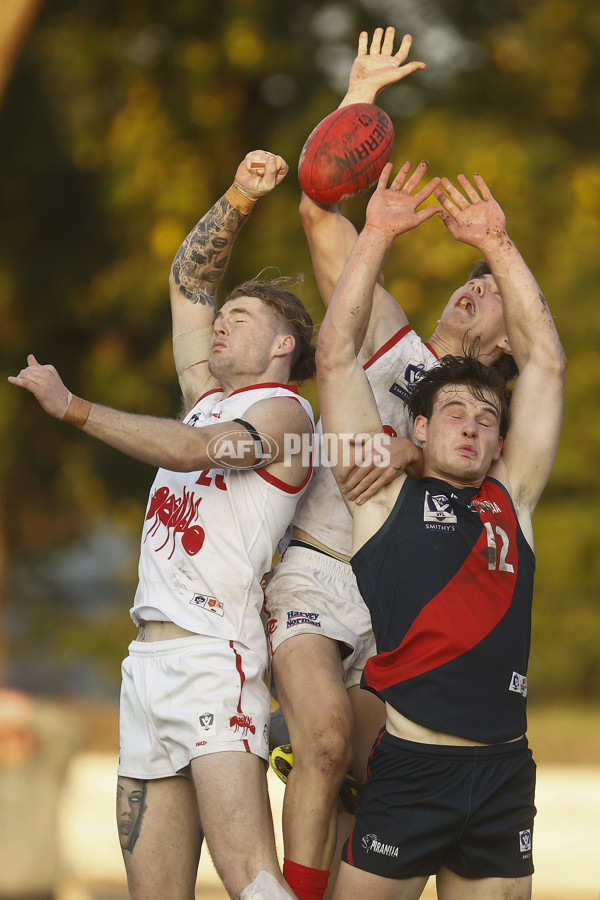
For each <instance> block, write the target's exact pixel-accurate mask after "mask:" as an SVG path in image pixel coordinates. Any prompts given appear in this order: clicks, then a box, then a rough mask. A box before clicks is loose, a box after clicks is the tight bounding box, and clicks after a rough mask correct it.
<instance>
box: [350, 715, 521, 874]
mask: <svg viewBox="0 0 600 900" xmlns="http://www.w3.org/2000/svg"><path fill="white" fill-rule="evenodd" d="M535 769H536V766H535V763H534V761H533V758H532V755H531V750H530V749H529V746H528V743H527V738H525V737H523V738H521V739H520V740H518V741H513V742H511V743H508V744H495V745H492V746H484V747H455V746H448V745H443V746H438V745H434V744H419V743H415V742H413V741H405V740H402V739H401V738H397V737H394V736H393V735H391V734H388V733H387V731H385V729H383V730H382V732H381V733H380V735H379V737H378V738H377V741H376V742H375V746H374V750H373V752H372V755H371V765H370V770H371V771H370V776H369V778H368V780H367V785H366V789H365V795H364V798H363V801H362V803H361V806H360V809H359V810H358V812H357V814H356V824H355V826H354V829H353V831H352V834H351V835H350V838H349V840H348V841H347V842H346V845H345V847H344V851H343V854H342V858H343V860H344V861H345V862H347V863H349V864H350V865H352V866H356V867H357V868H359V869H364V870H365V871H366V872H372V873H373V874H375V875H381V876H383V877H385V878H414V877H416V876H419V875H420V876H423V875H434V874H435V873H436V872H437V871H438V870H439V869H440V868H441V867H442V866H445V867H446V868H448V869H450V870H451V871H452V872H455V873H456V874H457V875H460V876H461V877H463V878H520V877H523V876H526V875H531V873H532V872H533V859H532V835H533V818H534V816H535V812H536V810H535V806H534V793H535Z"/></svg>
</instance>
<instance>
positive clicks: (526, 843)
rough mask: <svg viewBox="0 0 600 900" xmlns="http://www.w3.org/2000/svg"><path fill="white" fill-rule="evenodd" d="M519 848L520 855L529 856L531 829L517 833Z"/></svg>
mask: <svg viewBox="0 0 600 900" xmlns="http://www.w3.org/2000/svg"><path fill="white" fill-rule="evenodd" d="M519 848H520V850H521V853H526V854H527V855H530V854H531V829H530V828H527V829H526V830H525V831H520V832H519Z"/></svg>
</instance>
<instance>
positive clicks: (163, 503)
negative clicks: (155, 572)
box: [146, 487, 206, 559]
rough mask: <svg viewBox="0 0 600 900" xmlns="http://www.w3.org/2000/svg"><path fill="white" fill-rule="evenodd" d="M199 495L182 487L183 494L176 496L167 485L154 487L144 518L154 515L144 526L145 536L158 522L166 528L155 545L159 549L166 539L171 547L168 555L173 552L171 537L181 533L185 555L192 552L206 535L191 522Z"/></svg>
mask: <svg viewBox="0 0 600 900" xmlns="http://www.w3.org/2000/svg"><path fill="white" fill-rule="evenodd" d="M201 500H202V497H198V498H197V499H196V496H195V495H194V494H193V493H191V492H190V491H188V490H186V489H185V488H184V490H183V497H176V496H175V494H172V493H171V491H170V490H169V489H168V488H167V487H162V488H158V490H156V491H155V492H154V494H153V495H152V499H151V501H150V506H149V507H148V512H147V513H146V520H147V521H148V520H150V519H154V522H153V523H152V525H151V527H150V528H149V530H148V534H147V535H146V538H147V537H150V536H151V535H155V534H156V532H157V531H158V529H159V528H160V526H161V525H164V526H165V527H166V529H167V536H166V538H165V540H164V542H163V543H162V544H161V545H160V547H155V552H156V553H159V552H160V551H161V550H162V549H163V548H164V547H165V546H166V545H167V543H168V542H169V540H170V539H172V541H173V548H172V550H171V552H170V553H169V559H170V558H171V557H172V556H173V553H174V552H175V539H176V536H177V535H178V534H180V535H181V546H182V547H183V549H184V550H185V552H186V553H187V554H188V555H189V556H195V555H196V553H198V551H199V550H200V549H201V547H202V544H203V543H204V538H205V537H206V535H205V532H204V529H203V528H202V527H201V526H200V525H196V524H194V522H195V521H196V520H197V518H198V507H199V506H200V501H201Z"/></svg>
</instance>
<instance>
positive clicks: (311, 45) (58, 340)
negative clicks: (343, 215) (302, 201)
mask: <svg viewBox="0 0 600 900" xmlns="http://www.w3.org/2000/svg"><path fill="white" fill-rule="evenodd" d="M377 24H383V25H386V24H393V25H395V26H396V28H397V30H398V31H399V32H400V33H403V32H404V31H410V32H411V33H412V34H413V37H414V50H413V56H414V57H415V58H419V59H424V60H425V61H426V62H427V63H428V68H427V70H426V71H424V72H419V73H417V74H416V75H414V76H413V78H412V79H410V80H409V81H407V82H403V83H402V84H401V85H398V86H396V87H394V88H391V89H390V90H389V91H387V92H386V93H385V94H383V95H381V97H380V100H379V102H380V103H381V105H382V106H383V107H384V108H385V109H387V110H388V111H389V112H390V114H391V115H392V117H393V120H394V124H395V130H396V147H395V151H394V161H395V162H396V163H397V164H401V163H402V162H403V161H404V160H405V159H407V158H408V159H411V160H413V162H417V161H418V160H419V159H421V158H424V157H425V158H428V159H429V160H430V161H431V171H432V173H439V174H446V175H448V176H449V177H451V178H453V177H455V175H456V174H457V173H458V172H464V173H465V174H467V175H471V174H472V173H473V172H475V171H478V172H481V173H482V174H483V175H484V177H485V178H486V180H487V182H488V184H489V185H490V186H491V188H492V190H493V192H494V195H495V196H496V197H497V199H498V200H499V201H500V202H501V204H502V206H503V208H504V209H505V211H506V213H507V220H508V227H509V233H510V234H511V236H512V237H513V239H514V240H515V241H516V243H517V244H518V246H519V247H520V249H521V250H522V252H523V254H524V256H525V258H526V259H527V260H528V262H529V263H530V265H531V267H532V269H533V271H534V272H535V273H536V275H537V277H538V279H539V281H540V283H541V285H542V287H543V290H544V292H545V294H546V296H547V298H548V301H549V303H550V307H551V309H552V311H553V313H554V315H555V318H556V321H557V325H558V328H559V331H560V334H561V337H562V339H563V343H564V345H565V349H566V352H567V355H568V357H569V361H570V367H569V373H568V380H567V395H566V409H565V423H564V431H563V438H562V443H561V447H560V450H559V454H558V458H557V461H556V466H555V469H554V473H553V475H552V478H551V481H550V484H549V486H548V488H547V490H546V493H545V495H544V497H543V498H542V501H541V503H540V504H539V507H538V510H537V512H536V516H535V528H536V535H537V555H538V574H537V588H536V605H535V616H534V645H533V647H534V652H533V656H532V666H531V682H532V695H533V697H534V698H535V697H536V696H537V697H538V698H541V699H543V700H555V699H557V698H561V699H565V698H567V699H568V698H570V697H575V696H580V697H590V698H591V697H593V696H597V694H598V690H599V689H600V664H599V663H598V652H597V647H598V645H599V639H600V614H599V612H598V603H597V600H598V594H599V583H600V577H599V576H600V572H599V568H600V563H599V562H598V560H599V558H600V555H599V554H598V540H597V534H596V528H595V515H594V512H593V510H594V508H595V501H596V500H597V497H598V484H597V481H596V480H595V478H594V477H593V474H594V472H595V462H596V460H597V459H598V458H600V416H599V415H598V412H599V400H598V398H599V397H600V356H599V354H598V337H599V334H600V304H598V303H597V292H598V283H599V281H600V277H599V276H600V271H599V269H600V252H599V249H600V71H599V69H600V53H599V52H598V51H599V45H600V9H599V8H598V7H597V4H596V3H595V2H593V0H498V2H496V3H493V4H492V3H489V2H487V0H474V2H472V3H469V4H464V3H461V2H458V0H450V2H449V0H446V2H442V0H421V2H418V3H417V2H416V0H398V2H397V3H394V4H389V3H387V2H385V0H362V2H360V0H351V2H347V3H344V4H341V3H328V4H322V3H317V2H299V3H296V4H281V3H279V2H276V0H253V2H252V3H250V2H249V0H223V2H221V3H218V4H216V3H208V2H207V0H169V2H167V0H139V2H137V3H136V4H127V3H119V2H116V0H52V2H48V3H46V5H45V7H43V9H42V13H41V15H40V17H39V19H38V21H37V23H36V25H35V27H34V29H33V31H32V32H31V34H30V36H29V39H28V41H27V43H26V45H25V47H24V48H23V52H22V54H21V57H20V60H19V64H18V67H17V70H16V71H15V74H14V77H13V80H12V83H11V84H10V87H9V89H8V91H7V94H6V96H5V98H4V102H3V106H2V108H1V109H0V118H1V122H0V161H1V166H0V201H1V203H2V207H3V211H4V215H3V219H2V225H1V226H0V227H1V228H2V240H1V241H0V311H1V313H2V323H3V327H2V329H0V347H1V349H2V358H3V360H4V361H5V363H4V367H3V368H4V369H5V373H6V374H9V373H14V372H17V371H18V370H19V369H20V368H21V366H22V364H23V362H24V360H25V357H26V355H27V353H29V352H34V353H35V354H36V356H37V357H38V359H39V360H40V361H43V362H53V363H54V364H56V366H57V368H58V369H59V371H60V372H61V374H62V375H63V377H64V379H65V381H66V383H67V384H68V385H69V386H70V387H71V388H72V389H73V390H74V391H76V392H77V393H79V394H81V395H83V396H85V397H89V398H91V399H94V400H96V401H98V402H103V403H106V404H109V405H114V406H118V407H121V408H124V409H128V410H132V411H141V412H147V413H151V414H154V415H160V416H164V415H170V416H176V415H177V412H178V403H179V397H178V390H177V385H176V379H175V377H174V368H173V363H172V357H171V340H170V321H169V309H168V297H167V276H168V269H169V264H170V261H171V259H172V257H173V254H174V253H175V251H176V249H177V247H178V246H179V243H180V242H181V240H182V238H183V237H184V236H185V235H186V234H187V232H188V231H189V230H190V228H191V227H192V226H193V225H194V224H195V222H196V221H197V219H198V218H199V217H200V216H201V215H202V214H203V213H204V211H205V210H206V209H207V208H208V207H209V206H210V205H211V203H212V202H213V201H214V200H215V199H217V198H218V197H219V196H220V195H221V194H222V193H223V192H224V190H225V189H226V188H227V187H228V185H229V184H230V182H231V179H232V175H233V173H234V171H235V168H236V166H237V164H238V162H239V161H240V159H241V158H242V157H243V155H244V154H245V153H246V152H247V151H249V150H251V149H253V148H255V147H263V148H266V149H270V150H274V151H275V152H278V153H280V154H282V155H283V156H285V157H286V158H287V159H288V161H289V163H290V168H291V171H290V175H289V177H288V178H287V179H286V181H285V182H284V183H283V184H282V185H281V187H280V188H278V190H277V191H276V192H275V194H274V195H273V196H272V197H270V198H268V200H266V201H264V203H261V204H259V206H258V207H257V210H256V212H255V213H254V214H253V218H252V220H251V222H250V223H249V226H248V227H247V229H246V230H245V231H244V232H243V234H242V235H241V236H240V238H239V240H238V242H237V244H236V249H235V253H234V255H233V259H232V262H231V265H230V269H229V271H228V273H227V275H226V280H225V284H224V289H226V288H227V287H231V286H232V285H233V284H235V283H237V282H238V281H240V280H242V279H243V278H246V277H249V276H251V275H254V274H256V273H257V272H258V271H260V270H261V269H262V268H264V267H265V266H269V265H273V266H277V267H278V268H279V269H280V270H281V271H282V272H283V273H285V274H291V275H295V274H297V273H298V272H303V273H304V275H305V283H304V286H303V289H302V296H303V299H304V300H305V302H306V303H307V305H308V306H309V308H310V309H311V311H312V312H313V314H314V316H315V319H316V320H320V319H321V317H322V315H323V309H322V305H321V302H320V299H319V297H318V293H317V290H316V286H315V284H314V279H313V277H312V272H311V267H310V258H309V255H308V251H307V248H306V244H305V241H304V237H303V234H302V229H301V226H300V222H299V218H298V215H297V204H298V200H299V187H298V183H297V178H296V174H295V165H296V163H297V159H298V156H299V153H300V149H301V147H302V144H303V143H304V140H305V138H306V136H307V135H308V133H309V132H310V131H311V130H312V128H313V127H314V126H315V124H316V123H317V122H318V121H319V120H320V119H321V118H322V117H323V116H324V115H326V114H327V113H329V112H330V111H331V110H332V109H333V108H334V107H335V106H336V105H337V103H338V102H339V99H340V98H341V96H342V94H343V92H344V87H345V83H346V79H347V74H348V71H349V68H350V64H351V61H352V59H353V58H354V55H355V48H356V40H357V36H358V32H359V31H360V29H361V28H366V29H368V30H372V29H373V27H374V26H375V25H377ZM364 204H365V200H364V198H363V199H358V200H356V201H354V202H353V203H352V204H349V205H348V209H347V210H346V211H347V213H348V215H350V216H351V217H352V219H353V221H355V223H356V224H357V226H358V227H360V222H361V221H362V217H363V213H364ZM472 262H473V256H472V253H471V251H470V250H469V248H467V247H464V246H462V245H457V244H456V243H455V242H454V241H453V240H452V238H451V237H450V235H449V234H448V233H447V232H446V230H445V229H444V227H443V225H442V224H441V222H439V221H438V220H437V219H436V220H432V221H431V222H429V223H427V225H426V226H425V227H423V228H422V229H419V230H418V231H416V232H412V233H411V234H409V235H406V236H405V237H404V238H403V239H402V243H400V242H398V246H397V247H396V248H395V249H394V251H393V253H392V254H391V256H390V259H389V261H388V265H387V268H386V283H387V285H388V288H389V289H390V290H391V292H392V293H393V294H394V296H396V297H397V298H398V300H399V301H400V302H401V303H402V304H403V305H404V307H405V309H406V311H407V313H408V314H409V316H410V318H411V321H412V323H413V325H414V326H415V327H416V329H417V330H418V331H419V332H420V333H421V334H422V336H423V337H428V336H429V334H430V333H431V332H432V331H433V329H434V327H435V321H436V316H437V313H438V312H439V310H440V309H441V307H442V305H443V303H444V302H445V300H446V299H447V297H448V296H449V294H450V293H451V291H452V290H453V289H454V287H456V285H457V284H460V283H462V282H463V280H464V278H465V275H466V273H467V272H468V270H469V268H470V266H471V264H472ZM305 390H306V392H307V395H308V396H309V397H310V398H311V399H312V400H313V401H314V402H315V403H316V396H315V391H314V386H313V385H307V386H305ZM0 430H1V433H2V441H1V444H0V447H1V450H0V467H1V472H2V476H3V482H2V483H3V505H4V510H5V513H4V530H5V535H4V540H5V542H6V546H7V551H8V558H9V564H8V572H7V577H6V584H7V590H6V595H7V596H6V602H5V609H4V619H5V627H6V628H7V629H8V632H9V637H10V648H9V649H10V661H11V664H12V665H13V666H14V667H15V668H14V671H15V672H16V671H18V672H20V673H21V675H20V676H19V677H21V678H22V677H24V676H23V674H22V673H23V671H24V670H25V669H26V670H27V671H28V672H29V673H30V675H29V677H30V679H31V680H34V679H35V678H38V679H40V678H42V677H43V678H44V679H47V678H51V677H54V676H51V675H50V674H49V673H51V672H56V671H61V666H63V665H64V667H65V671H67V669H68V671H69V672H71V673H72V671H73V667H76V666H77V665H78V664H79V663H80V662H81V660H82V659H83V660H87V661H88V663H89V661H91V663H92V665H91V671H92V673H93V677H95V678H97V679H98V682H99V683H103V684H105V685H108V686H109V687H110V688H112V689H115V687H116V685H117V683H118V661H119V659H120V657H122V656H123V655H124V653H125V648H126V643H127V640H128V639H129V637H130V636H131V626H130V625H129V624H128V622H127V616H126V613H125V610H126V609H127V606H128V605H129V603H130V601H131V597H132V596H133V590H134V588H135V572H136V555H137V554H136V545H137V539H138V538H137V535H138V533H139V531H140V526H141V520H142V516H143V510H144V505H145V500H146V494H147V490H148V487H149V484H150V483H151V480H152V477H153V473H152V471H151V470H150V469H149V468H148V467H145V466H143V465H142V464H139V463H136V462H134V461H132V460H128V459H125V458H124V457H121V456H119V455H118V454H116V453H115V452H113V451H111V450H109V449H107V448H104V447H103V446H101V445H98V444H95V443H94V442H92V441H90V440H87V439H84V438H82V436H81V434H79V433H77V432H75V431H74V430H71V429H69V428H67V427H66V426H63V425H60V424H59V423H57V422H55V421H53V420H50V419H48V418H46V417H45V416H44V415H43V414H42V413H41V412H40V411H39V409H38V408H37V406H36V404H35V403H34V401H33V400H32V399H31V397H29V396H27V395H25V394H22V393H19V392H18V391H16V390H15V389H13V388H10V386H8V385H6V383H3V384H2V385H1V386H0ZM98 534H101V535H103V539H102V540H97V539H95V538H94V535H96V536H97V535H98ZM115 542H116V543H115ZM117 548H120V552H117ZM73 554H75V557H73ZM92 557H93V558H94V559H95V560H96V563H90V562H88V564H87V565H86V563H85V560H86V559H88V561H89V559H90V558H92ZM74 559H75V561H74ZM98 560H99V561H100V563H101V564H100V565H98ZM78 661H79V663H78ZM69 666H70V667H71V668H69ZM19 667H20V668H19ZM75 671H77V672H78V671H79V670H77V669H76V668H75ZM56 677H59V676H56ZM70 677H71V679H72V674H71V676H70ZM77 677H78V678H79V679H80V683H79V687H82V686H87V687H89V685H88V680H86V679H89V673H88V674H87V675H85V674H83V670H82V672H81V673H80V675H78V676H77ZM69 684H70V686H71V687H72V681H71V682H69ZM27 686H32V687H38V688H39V687H40V685H39V684H31V682H29V683H28V684H27ZM61 686H63V687H64V685H61Z"/></svg>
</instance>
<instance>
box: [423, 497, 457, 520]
mask: <svg viewBox="0 0 600 900" xmlns="http://www.w3.org/2000/svg"><path fill="white" fill-rule="evenodd" d="M423 521H424V522H445V523H452V524H456V515H455V513H454V510H453V509H452V504H451V503H450V501H449V500H448V498H447V497H446V495H445V494H430V493H429V491H425V502H424V508H423Z"/></svg>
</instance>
